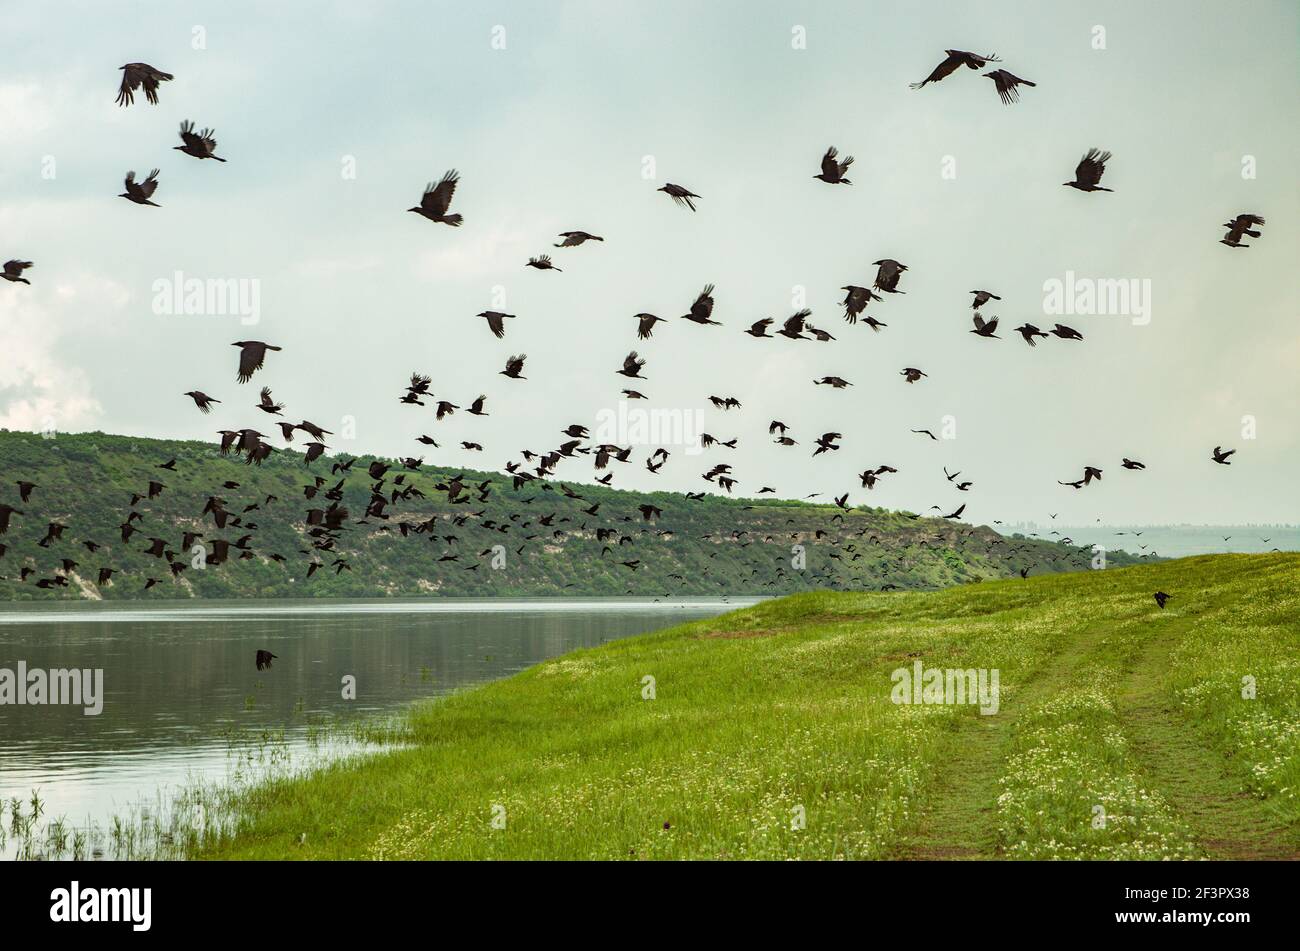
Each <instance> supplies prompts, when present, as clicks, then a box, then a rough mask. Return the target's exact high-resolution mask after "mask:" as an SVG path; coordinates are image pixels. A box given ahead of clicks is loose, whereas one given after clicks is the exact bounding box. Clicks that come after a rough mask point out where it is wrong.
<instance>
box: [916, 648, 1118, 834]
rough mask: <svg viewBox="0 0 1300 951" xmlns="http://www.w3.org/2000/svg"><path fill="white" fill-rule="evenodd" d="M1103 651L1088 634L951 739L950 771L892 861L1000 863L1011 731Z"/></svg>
mask: <svg viewBox="0 0 1300 951" xmlns="http://www.w3.org/2000/svg"><path fill="white" fill-rule="evenodd" d="M1100 645H1101V637H1100V635H1098V634H1097V633H1095V632H1088V631H1083V632H1080V633H1079V634H1078V635H1077V636H1075V637H1074V638H1073V639H1072V640H1070V641H1068V642H1066V643H1065V644H1063V645H1062V648H1061V649H1060V650H1059V651H1057V652H1056V653H1055V654H1052V655H1050V656H1049V657H1048V658H1047V660H1046V662H1045V663H1044V664H1043V666H1042V667H1041V668H1039V669H1038V670H1037V671H1036V672H1035V673H1033V674H1031V675H1030V676H1029V677H1028V678H1027V679H1026V681H1025V682H1024V683H1023V684H1022V685H1020V687H1019V688H1018V689H1017V690H1016V692H1015V693H1014V695H1012V696H1011V697H1008V698H1007V700H1006V701H1005V702H1004V703H1003V705H1002V708H1001V710H1000V711H999V712H998V714H996V715H995V716H991V717H985V716H978V715H977V716H972V717H969V718H967V719H966V720H964V721H963V722H962V724H961V726H959V727H958V728H957V729H956V730H954V731H953V734H952V736H951V738H950V745H949V751H950V757H949V763H950V767H949V768H948V769H945V770H942V771H941V772H940V774H939V775H938V776H937V777H936V779H935V782H934V784H933V786H932V789H933V794H932V795H931V797H930V799H929V801H928V803H927V806H926V809H925V811H924V812H922V814H921V817H920V819H919V820H918V823H917V827H916V830H915V831H914V833H913V834H912V835H911V836H908V837H907V838H906V839H905V840H904V841H903V843H902V846H901V847H900V849H899V850H898V851H897V853H896V854H895V855H894V856H893V857H894V858H899V859H914V860H927V859H996V858H1000V857H1001V856H1000V855H999V852H998V848H997V844H996V841H995V834H996V826H997V823H996V805H997V798H998V793H999V792H1001V790H1000V788H999V786H998V780H999V779H1000V778H1001V777H1002V774H1003V764H1004V763H1005V761H1006V758H1007V747H1008V746H1009V744H1010V741H1011V730H1012V726H1013V725H1014V724H1015V722H1016V719H1017V718H1018V716H1019V713H1020V711H1022V710H1026V709H1030V708H1032V707H1033V706H1035V705H1036V704H1037V703H1039V702H1040V701H1042V700H1044V699H1046V697H1047V696H1048V694H1049V693H1050V692H1052V691H1054V690H1055V689H1056V688H1057V687H1058V686H1060V685H1061V684H1062V683H1064V682H1066V681H1067V680H1068V679H1069V678H1070V677H1071V676H1072V675H1073V673H1074V671H1076V670H1077V669H1078V668H1079V667H1080V666H1081V665H1082V664H1083V663H1084V661H1085V660H1086V659H1087V657H1088V656H1089V655H1091V654H1092V653H1093V652H1094V651H1095V650H1097V649H1098V648H1099V647H1100Z"/></svg>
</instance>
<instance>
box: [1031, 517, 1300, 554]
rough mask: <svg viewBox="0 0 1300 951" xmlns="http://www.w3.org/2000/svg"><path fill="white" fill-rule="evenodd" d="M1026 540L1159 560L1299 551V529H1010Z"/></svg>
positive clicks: (1036, 525)
mask: <svg viewBox="0 0 1300 951" xmlns="http://www.w3.org/2000/svg"><path fill="white" fill-rule="evenodd" d="M1011 528H1012V529H1013V530H1014V531H1016V532H1018V533H1022V534H1023V535H1025V536H1026V537H1030V538H1032V537H1034V536H1033V535H1032V534H1031V533H1034V532H1036V533H1038V537H1042V538H1048V537H1051V538H1055V537H1056V536H1049V535H1048V533H1049V532H1052V531H1056V532H1059V533H1060V534H1061V536H1069V537H1071V538H1073V539H1074V540H1075V541H1077V542H1079V543H1080V544H1083V543H1084V542H1088V541H1091V542H1095V543H1096V544H1099V545H1104V546H1105V547H1106V549H1107V550H1108V551H1116V550H1123V551H1127V552H1131V553H1133V554H1135V555H1141V554H1157V555H1160V556H1161V557H1162V558H1186V557H1187V556H1189V555H1223V554H1264V553H1266V552H1272V551H1300V525H1286V524H1272V525H1092V526H1081V525H1057V524H1055V523H1053V524H1051V525H1043V524H1041V523H1025V524H1021V525H1018V526H1012V527H1011Z"/></svg>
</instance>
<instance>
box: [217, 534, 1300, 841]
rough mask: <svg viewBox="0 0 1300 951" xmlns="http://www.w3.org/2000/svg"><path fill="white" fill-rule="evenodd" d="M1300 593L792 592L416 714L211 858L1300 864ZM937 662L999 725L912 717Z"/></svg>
mask: <svg viewBox="0 0 1300 951" xmlns="http://www.w3.org/2000/svg"><path fill="white" fill-rule="evenodd" d="M1298 581H1300V556H1296V555H1292V554H1287V555H1253V556H1231V555H1229V556H1215V557H1200V558H1193V559H1186V560H1182V561H1177V562H1167V563H1161V564H1156V565H1150V566H1143V567H1138V568H1127V569H1110V570H1107V571H1100V572H1085V573H1082V574H1074V575H1068V576H1052V577H1043V578H1037V579H1034V578H1031V579H1030V580H1028V581H1018V580H1017V581H1004V582H990V583H984V584H980V585H969V586H965V587H960V588H952V589H948V590H943V591H937V592H927V593H896V594H865V593H829V592H827V593H810V594H800V595H794V596H792V597H789V598H785V599H782V600H779V601H774V602H767V603H764V604H762V605H759V606H757V607H753V608H748V609H744V610H741V611H735V612H732V613H730V614H727V615H724V616H722V617H719V618H715V619H711V620H707V621H701V622H696V623H692V624H687V625H683V626H681V627H677V628H674V629H672V630H669V631H665V632H661V633H658V634H654V635H648V636H645V637H639V638H634V639H630V640H624V641H619V642H616V643H613V644H610V645H607V646H604V647H600V648H597V649H593V650H586V651H579V652H576V653H573V654H569V655H566V656H564V657H562V658H558V659H555V660H553V661H550V662H548V663H545V664H542V665H540V666H538V667H536V668H533V669H531V670H529V671H526V672H524V673H523V674H520V675H519V676H516V677H513V678H511V679H509V680H506V681H502V682H499V683H495V684H491V685H488V686H486V687H483V688H480V689H475V690H472V691H468V692H466V693H464V694H460V695H457V696H454V697H451V698H447V699H445V700H442V701H437V702H434V703H431V704H428V705H423V706H420V707H417V708H416V709H415V711H414V713H413V714H412V717H411V723H410V742H411V744H412V746H411V747H410V748H408V749H403V750H400V751H397V752H393V753H387V754H384V755H382V756H379V757H377V758H375V759H373V760H372V761H370V762H369V763H367V764H366V765H364V766H363V767H360V768H358V767H355V766H353V767H343V766H338V767H334V768H331V769H328V770H325V771H323V772H321V773H319V774H317V775H315V776H313V777H310V778H308V779H306V780H300V781H296V782H286V783H280V784H273V785H270V786H267V787H263V788H261V789H260V790H258V791H257V792H255V793H254V794H253V798H252V799H251V801H250V802H249V803H248V806H249V812H250V814H251V815H253V816H254V817H255V818H254V820H253V822H252V824H251V826H250V827H249V828H248V829H246V830H245V832H244V833H243V834H242V835H241V836H239V837H237V838H236V839H235V840H233V841H227V842H225V843H222V844H218V845H216V846H214V847H213V848H211V849H210V850H209V852H208V857H215V858H263V857H301V858H344V857H348V858H356V857H382V858H489V857H491V858H543V857H559V858H583V859H585V858H602V859H614V858H625V857H633V856H634V857H637V858H685V857H696V858H714V857H722V858H788V857H799V858H832V857H849V858H890V857H900V858H933V857H942V858H967V857H969V858H979V857H1008V858H1015V857H1098V858H1165V857H1194V856H1221V857H1243V856H1266V857H1284V856H1285V857H1297V856H1300V677H1297V673H1298V672H1300V660H1297V658H1300V629H1298V627H1297V624H1296V618H1297V617H1298V616H1300V594H1297V582H1298ZM1157 589H1163V590H1165V591H1168V592H1170V593H1172V594H1173V595H1174V599H1173V600H1172V601H1171V602H1170V603H1169V606H1168V607H1167V608H1166V609H1165V610H1164V611H1161V610H1159V609H1158V608H1157V607H1156V605H1155V603H1154V601H1153V599H1152V597H1151V593H1152V592H1153V591H1155V590H1157ZM916 658H919V659H921V660H922V661H923V663H924V664H925V665H926V666H927V667H963V668H965V667H988V668H994V667H996V668H998V669H999V670H1000V671H1001V686H1002V703H1001V711H1000V712H999V713H998V714H997V715H995V716H992V717H981V716H979V715H978V714H977V713H975V711H974V708H971V707H960V708H959V707H950V706H928V707H923V706H918V707H904V706H896V705H894V704H891V703H890V702H889V692H890V686H891V685H890V680H889V673H890V671H891V670H893V669H895V668H897V667H900V666H907V665H910V664H911V662H912V660H913V659H916ZM647 674H649V675H652V676H654V677H655V679H656V692H657V697H656V699H654V700H643V699H642V696H641V692H642V686H641V680H642V677H643V676H645V675H647ZM1245 674H1250V675H1253V676H1254V677H1255V678H1256V682H1257V684H1258V696H1257V698H1256V699H1254V700H1244V699H1242V698H1241V696H1240V678H1241V677H1242V676H1243V675H1245ZM494 804H500V805H502V806H504V807H505V811H506V820H507V821H506V828H505V829H503V830H501V829H493V828H492V827H491V825H490V821H489V820H490V818H491V815H492V808H493V806H494ZM1098 805H1100V806H1102V807H1103V808H1104V810H1105V813H1106V817H1107V821H1106V827H1105V828H1104V829H1095V828H1093V827H1092V820H1093V817H1094V807H1095V806H1098ZM796 807H802V808H803V810H804V811H805V813H806V817H807V822H806V828H804V829H801V830H795V829H792V828H791V825H792V822H791V820H792V817H793V816H794V810H795V809H796ZM665 823H668V824H669V828H667V829H665V828H664V824H665ZM304 834H305V839H303V840H302V841H301V844H300V837H301V836H303V835H304Z"/></svg>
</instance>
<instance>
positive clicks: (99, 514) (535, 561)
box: [0, 431, 1137, 600]
mask: <svg viewBox="0 0 1300 951" xmlns="http://www.w3.org/2000/svg"><path fill="white" fill-rule="evenodd" d="M344 458H345V457H344V456H335V457H325V458H322V459H318V460H316V461H315V462H314V463H312V464H311V465H310V466H306V465H304V463H303V456H302V455H301V453H300V452H295V451H292V450H291V449H290V450H286V451H284V452H279V453H276V454H274V455H272V457H271V458H270V459H269V460H267V462H266V463H265V464H264V465H263V466H261V467H257V466H249V465H245V464H244V462H243V460H242V459H241V458H239V457H237V456H222V455H220V453H219V452H218V451H217V447H216V446H215V445H212V444H207V443H199V442H190V441H177V440H153V439H139V438H133V437H127V436H113V435H107V434H104V433H82V434H76V435H65V434H60V435H58V436H57V437H55V438H53V439H45V438H42V437H41V436H40V435H37V434H31V433H16V432H8V431H0V472H3V474H4V484H3V485H2V486H0V503H7V504H9V505H11V506H14V507H16V508H17V509H19V510H20V511H21V513H22V514H17V513H15V514H14V515H13V516H12V520H11V525H10V528H9V531H8V532H7V533H6V534H5V535H2V536H0V543H3V544H4V546H5V547H6V548H7V551H6V552H5V553H4V557H3V558H0V575H3V576H4V577H3V579H0V598H3V599H9V600H16V599H45V598H60V597H71V598H77V597H100V596H102V597H104V598H138V597H150V598H183V597H193V596H198V597H257V598H275V597H383V596H390V595H391V596H396V595H406V596H419V595H427V594H439V595H446V596H467V597H472V596H546V595H561V594H571V595H605V594H625V593H632V594H637V595H647V596H665V595H679V594H680V595H716V594H723V593H726V594H785V593H789V592H792V591H801V590H811V589H818V588H842V589H853V590H861V589H864V588H869V589H879V588H881V587H882V586H885V585H894V586H896V587H898V588H934V587H941V586H945V585H950V584H957V583H962V582H969V581H977V580H981V579H985V578H998V577H1005V576H1008V575H1011V574H1014V573H1017V572H1019V571H1020V570H1021V569H1028V570H1029V572H1030V574H1031V575H1036V574H1042V573H1047V572H1059V571H1069V570H1077V569H1080V568H1085V567H1087V566H1088V555H1087V553H1086V552H1081V551H1080V550H1079V549H1077V548H1072V547H1069V546H1066V545H1060V544H1054V543H1048V542H1043V541H1038V540H1030V539H1021V538H1010V539H1006V538H1003V537H1002V536H1000V535H998V534H996V533H995V532H993V531H992V530H990V529H988V528H982V527H973V526H970V525H967V524H965V523H963V522H954V521H944V520H942V519H930V518H914V517H909V515H907V514H904V513H897V512H887V511H884V510H880V509H858V510H855V511H853V512H851V513H848V514H842V513H840V512H839V511H838V510H837V509H835V508H833V507H830V506H825V505H809V504H803V503H799V502H787V501H773V500H771V499H766V500H759V501H755V500H745V499H731V498H722V497H717V496H707V497H705V498H704V499H701V500H688V499H687V498H686V497H685V496H683V495H682V494H680V493H671V492H657V493H648V494H646V493H633V492H623V491H619V490H615V489H608V488H605V487H604V486H599V485H579V484H577V483H572V482H564V483H560V482H555V483H543V482H541V481H536V482H532V483H529V484H527V485H525V486H523V487H522V488H520V489H519V490H517V491H516V490H514V489H513V488H512V487H511V483H510V479H509V477H508V476H506V475H502V474H500V473H487V472H477V471H466V472H465V482H466V484H467V486H468V488H467V490H466V492H465V493H464V494H462V495H461V496H460V498H459V501H457V502H456V503H452V502H450V501H449V500H448V493H447V492H446V491H445V490H440V489H438V488H437V487H436V486H438V485H439V484H440V483H445V480H447V479H448V478H449V477H451V476H454V475H456V474H458V473H457V472H454V471H451V470H446V469H439V468H435V467H423V468H421V469H420V470H419V471H418V472H410V471H405V472H404V471H402V469H401V467H400V465H396V464H395V465H394V466H393V468H392V469H391V470H390V471H389V472H388V473H387V475H386V477H385V482H384V486H383V487H382V489H381V492H382V494H384V495H385V497H386V498H391V496H392V493H393V492H394V490H401V489H403V488H405V487H408V486H409V487H414V488H415V489H416V490H418V494H413V495H411V496H409V497H407V498H399V499H397V500H396V501H393V502H392V503H391V504H390V505H389V507H388V509H387V513H386V514H387V516H388V517H387V518H386V519H381V518H377V517H369V518H363V515H364V513H365V510H366V506H367V503H368V502H369V500H370V498H371V486H372V484H373V480H371V479H370V478H369V476H368V475H367V474H366V467H367V466H368V464H369V463H370V462H371V460H372V458H373V457H369V456H362V457H359V458H358V459H357V461H356V463H355V464H354V465H353V467H352V469H351V471H350V472H349V473H342V474H339V475H335V474H333V473H332V472H331V464H332V463H334V462H335V461H338V460H342V459H344ZM170 459H175V460H176V471H175V472H171V471H167V470H161V469H158V468H157V466H158V465H159V464H162V463H165V462H167V461H168V460H170ZM387 461H388V462H394V460H387ZM588 471H589V470H588ZM399 475H400V476H401V477H402V478H403V480H404V481H403V483H402V484H401V485H398V484H397V483H396V477H397V476H399ZM344 477H346V483H345V485H344V487H343V489H342V490H341V494H342V498H341V504H343V505H344V506H346V508H347V509H348V511H349V513H350V515H349V517H348V519H347V520H346V521H345V523H344V526H343V528H342V530H341V531H340V532H339V533H338V537H337V540H336V541H334V542H333V543H332V546H331V547H330V548H329V549H315V548H313V547H312V543H313V541H315V542H317V543H320V544H328V543H329V541H328V539H327V538H325V537H317V538H313V537H312V536H310V535H308V534H307V532H308V530H309V528H310V526H308V525H307V524H306V522H305V518H306V512H307V510H308V508H311V507H315V508H323V507H325V506H326V505H328V504H329V502H328V501H327V500H325V498H324V497H323V495H324V493H325V492H326V491H327V490H328V489H329V488H331V487H332V486H334V484H335V483H336V482H338V480H339V479H340V478H344ZM315 478H320V479H322V480H323V485H322V486H321V488H320V493H319V494H317V496H316V497H315V499H314V500H312V501H308V500H307V498H306V497H305V493H304V488H305V487H306V486H308V485H312V484H313V482H314V479H315ZM19 480H25V481H29V482H33V483H36V485H37V486H38V488H37V489H36V490H35V491H34V493H33V494H32V497H31V499H30V501H29V502H26V503H24V502H21V501H20V499H19V497H18V490H17V488H16V486H15V484H14V483H16V482H17V481H19ZM150 480H157V481H159V482H161V483H162V484H163V485H164V486H165V487H164V488H163V489H162V491H161V494H159V495H158V496H157V497H156V498H142V499H139V500H137V501H136V502H135V503H134V504H132V495H133V494H136V493H138V494H139V495H141V496H145V495H147V487H148V485H149V482H150ZM227 481H232V482H237V483H238V488H234V489H226V488H222V485H223V483H225V482H227ZM485 481H490V482H491V486H490V487H489V490H488V495H487V497H486V499H481V498H480V496H479V494H478V490H477V489H476V488H474V486H476V485H477V484H479V483H482V482H485ZM562 485H563V486H567V487H569V488H570V489H572V490H573V491H574V492H575V493H576V494H577V495H579V496H581V498H570V497H568V496H567V495H565V494H564V492H563V491H562ZM212 495H217V496H220V497H221V498H223V499H224V500H225V508H226V511H228V512H229V513H231V515H232V516H233V519H232V523H231V524H228V525H227V528H226V529H225V530H224V531H220V530H217V529H216V527H215V525H214V522H213V519H212V517H211V516H206V517H205V516H203V515H202V514H201V513H202V510H203V508H204V505H205V502H206V501H207V499H208V498H209V496H212ZM268 496H269V497H273V498H274V500H273V501H269V502H268V501H267V499H268ZM643 503H646V504H652V505H655V506H657V507H659V508H660V509H662V513H663V514H662V515H660V516H658V517H656V518H655V519H654V521H653V522H652V523H647V522H645V521H644V520H643V519H642V516H641V513H640V512H639V511H638V509H637V506H638V505H641V504H643ZM593 504H595V505H598V506H599V507H598V508H597V509H596V511H595V514H594V515H593V514H589V513H588V512H587V511H585V510H587V509H589V508H590V507H591V506H592V505H593ZM249 505H255V506H256V508H254V509H252V510H249V511H245V508H246V506H249ZM132 511H134V512H137V513H139V514H140V516H141V518H139V519H138V520H136V521H135V522H134V523H133V527H134V528H135V529H137V532H136V534H134V535H133V537H132V538H131V539H130V540H129V541H127V542H123V541H122V538H121V528H120V526H121V525H122V524H123V523H124V522H125V521H126V519H127V517H128V513H129V512H132ZM50 522H59V523H62V524H65V525H67V526H68V528H67V529H66V531H65V532H64V533H63V536H62V538H61V539H59V540H57V541H53V542H51V543H50V545H49V546H48V547H41V546H40V545H39V542H40V541H41V539H42V538H43V537H44V536H45V533H46V529H47V525H48V524H49V523H50ZM403 526H405V528H406V529H407V534H405V535H403V534H402V531H401V529H402V527H403ZM602 530H603V531H605V532H607V533H609V534H608V535H607V537H604V538H602V537H600V533H601V532H602ZM187 531H191V532H201V533H203V534H202V537H201V538H200V539H198V541H197V544H199V545H204V546H210V545H211V543H212V541H213V540H215V539H218V538H221V539H225V540H228V541H230V542H231V543H234V542H236V541H237V540H238V539H240V538H241V537H244V536H249V540H248V542H247V543H246V545H247V547H248V549H249V551H248V554H247V555H246V556H243V557H241V553H240V551H238V550H232V552H231V555H230V558H229V559H228V560H227V561H226V562H225V563H224V564H221V565H219V566H206V561H205V556H204V553H203V552H200V553H199V554H198V555H197V556H196V555H195V553H194V552H193V550H192V549H185V548H183V547H182V541H183V533H185V532H187ZM152 538H159V539H162V540H163V541H164V542H165V549H164V550H165V551H166V552H170V553H171V554H169V555H164V556H163V557H154V556H151V555H149V554H145V553H144V551H145V549H147V548H148V547H149V546H150V544H151V542H150V539H152ZM86 540H90V541H93V542H95V543H97V544H98V545H100V546H102V547H101V548H100V549H99V550H98V551H96V552H93V553H92V552H91V551H89V550H87V548H86V547H85V546H84V545H83V542H84V541H86ZM796 544H797V545H801V546H803V547H804V552H805V559H806V564H805V567H804V568H803V569H802V570H799V569H796V568H795V567H794V565H793V558H794V556H795V552H794V551H793V550H792V546H794V545H796ZM495 546H500V548H499V549H497V551H498V552H499V553H500V555H501V556H502V557H503V558H504V565H503V567H501V568H500V569H499V570H498V569H494V568H493V567H492V562H493V553H494V552H493V549H494V548H495ZM606 548H608V551H607V550H606ZM206 550H207V551H210V550H211V549H210V547H208V548H207V549H206ZM273 555H279V556H282V557H283V558H284V559H285V561H284V562H278V561H276V560H274V559H273V558H272V556H273ZM1111 557H1112V563H1115V564H1124V563H1133V562H1135V561H1136V560H1137V559H1135V558H1133V557H1132V556H1128V555H1118V556H1111ZM64 558H69V559H71V560H73V561H74V562H76V567H75V568H73V569H72V570H71V571H70V572H64V571H62V570H61V565H62V559H64ZM450 559H454V560H450ZM173 560H174V561H175V563H176V564H177V565H180V566H182V567H181V568H180V570H179V575H178V576H176V577H173V574H172V571H171V569H170V568H169V562H170V561H173ZM339 560H341V561H343V562H345V563H346V564H347V565H348V566H349V568H350V570H341V569H339V568H338V566H337V565H336V564H335V562H336V561H339ZM499 560H500V559H498V561H499ZM312 562H319V563H320V564H321V566H322V567H321V568H319V569H318V570H316V571H315V573H314V574H313V575H312V576H311V577H308V574H307V572H308V565H309V564H310V563H312ZM624 562H635V563H636V564H635V566H628V565H625V564H624ZM106 565H107V566H112V567H113V568H114V569H115V570H116V574H115V576H114V577H113V579H112V580H111V583H110V584H107V585H104V586H97V585H95V584H94V583H93V582H94V581H95V580H96V577H97V573H98V569H99V568H101V567H103V566H106ZM476 566H477V567H476ZM24 567H26V568H28V569H29V571H28V576H27V578H26V579H25V580H23V579H22V573H23V568H24ZM147 578H156V579H159V581H160V582H161V583H160V584H158V585H156V586H154V587H153V588H152V589H151V590H149V591H145V590H144V584H145V580H146V579H147ZM41 579H45V580H46V585H47V586H46V587H38V586H37V582H38V581H40V580H41ZM51 579H54V580H53V581H51ZM59 579H66V580H67V582H68V583H67V584H66V585H62V584H59V583H58V580H59Z"/></svg>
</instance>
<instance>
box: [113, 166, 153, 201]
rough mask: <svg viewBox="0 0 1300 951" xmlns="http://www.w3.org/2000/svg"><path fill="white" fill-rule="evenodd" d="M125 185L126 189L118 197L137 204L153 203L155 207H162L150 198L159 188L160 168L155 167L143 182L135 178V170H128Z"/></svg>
mask: <svg viewBox="0 0 1300 951" xmlns="http://www.w3.org/2000/svg"><path fill="white" fill-rule="evenodd" d="M125 185H126V191H124V192H122V194H120V195H118V196H117V197H118V198H125V199H127V200H128V201H133V202H135V203H136V204H137V205H152V206H153V207H155V208H161V207H162V206H161V205H159V204H158V203H157V202H156V201H150V200H149V199H150V198H152V197H153V193H154V192H156V191H157V190H158V169H156V168H155V169H154V170H153V171H152V172H150V173H149V177H148V178H146V179H145V180H144V181H143V182H138V183H137V182H136V180H135V172H134V171H130V172H127V173H126V182H125Z"/></svg>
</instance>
